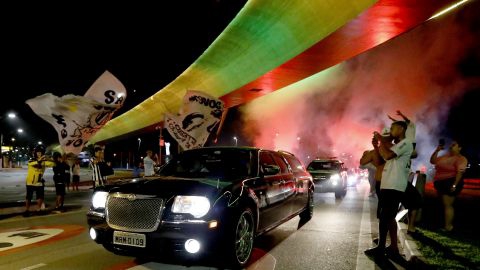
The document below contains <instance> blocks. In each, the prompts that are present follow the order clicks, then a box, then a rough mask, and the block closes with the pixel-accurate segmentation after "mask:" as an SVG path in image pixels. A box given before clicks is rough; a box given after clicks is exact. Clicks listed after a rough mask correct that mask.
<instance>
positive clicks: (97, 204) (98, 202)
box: [92, 191, 108, 208]
mask: <svg viewBox="0 0 480 270" xmlns="http://www.w3.org/2000/svg"><path fill="white" fill-rule="evenodd" d="M107 196H108V192H105V191H97V192H95V193H94V194H93V197H92V205H93V207H94V208H105V205H106V204H107Z"/></svg>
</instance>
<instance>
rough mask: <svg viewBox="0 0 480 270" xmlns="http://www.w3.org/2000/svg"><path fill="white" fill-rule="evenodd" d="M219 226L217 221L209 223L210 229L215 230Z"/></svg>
mask: <svg viewBox="0 0 480 270" xmlns="http://www.w3.org/2000/svg"><path fill="white" fill-rule="evenodd" d="M217 226H218V222H217V221H216V220H212V221H210V222H209V223H208V228H209V229H215V228H216V227H217Z"/></svg>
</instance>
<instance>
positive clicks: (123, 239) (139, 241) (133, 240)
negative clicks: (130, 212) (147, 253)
mask: <svg viewBox="0 0 480 270" xmlns="http://www.w3.org/2000/svg"><path fill="white" fill-rule="evenodd" d="M113 243H114V244H117V245H124V246H132V247H142V248H144V247H145V246H146V244H147V243H146V240H145V234H140V233H128V232H120V231H114V232H113Z"/></svg>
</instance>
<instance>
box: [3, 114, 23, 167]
mask: <svg viewBox="0 0 480 270" xmlns="http://www.w3.org/2000/svg"><path fill="white" fill-rule="evenodd" d="M16 117H17V115H16V114H15V113H13V112H10V113H8V114H7V118H9V119H14V118H16ZM3 118H4V117H3V115H2V116H0V120H3ZM22 132H23V130H22ZM2 151H3V125H2V126H1V127H0V159H1V163H2V164H0V167H1V168H3V152H2Z"/></svg>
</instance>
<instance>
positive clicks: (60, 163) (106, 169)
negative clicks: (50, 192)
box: [23, 145, 158, 216]
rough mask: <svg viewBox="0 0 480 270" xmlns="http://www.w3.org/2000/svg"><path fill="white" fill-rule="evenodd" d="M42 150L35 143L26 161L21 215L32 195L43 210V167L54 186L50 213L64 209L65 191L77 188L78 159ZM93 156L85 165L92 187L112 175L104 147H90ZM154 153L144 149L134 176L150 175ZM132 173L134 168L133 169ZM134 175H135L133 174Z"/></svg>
mask: <svg viewBox="0 0 480 270" xmlns="http://www.w3.org/2000/svg"><path fill="white" fill-rule="evenodd" d="M45 152H46V149H45V147H44V146H43V145H38V146H36V147H35V149H34V150H33V157H32V158H31V159H30V160H29V161H28V171H27V176H26V190H27V192H26V200H25V212H24V214H23V215H24V216H30V215H32V212H31V211H30V207H31V201H32V199H33V194H35V196H36V197H35V198H36V201H37V211H38V212H39V213H43V212H45V210H46V209H45V203H44V198H45V177H44V175H45V170H46V169H47V168H52V171H53V182H54V186H55V193H56V200H55V207H54V208H53V212H64V211H65V207H64V203H65V194H66V191H70V190H71V191H78V190H79V183H80V160H79V159H78V158H77V157H76V156H72V155H65V154H61V153H59V152H53V154H52V155H51V157H50V156H47V155H46V154H45ZM93 152H94V157H92V158H91V159H90V163H89V167H90V169H91V177H92V183H93V188H95V187H96V186H102V185H105V184H107V177H108V176H109V175H113V174H114V171H113V168H112V165H111V163H110V162H108V161H105V157H104V148H103V147H101V146H95V147H94V150H93ZM157 160H158V158H157V155H155V156H154V155H153V151H151V150H147V151H146V156H145V157H144V158H143V162H141V166H139V167H138V175H137V177H139V176H142V174H141V172H142V171H143V176H145V177H148V176H154V175H155V166H157V164H158V162H157ZM133 173H134V174H135V170H134V172H133ZM134 177H135V175H134Z"/></svg>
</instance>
